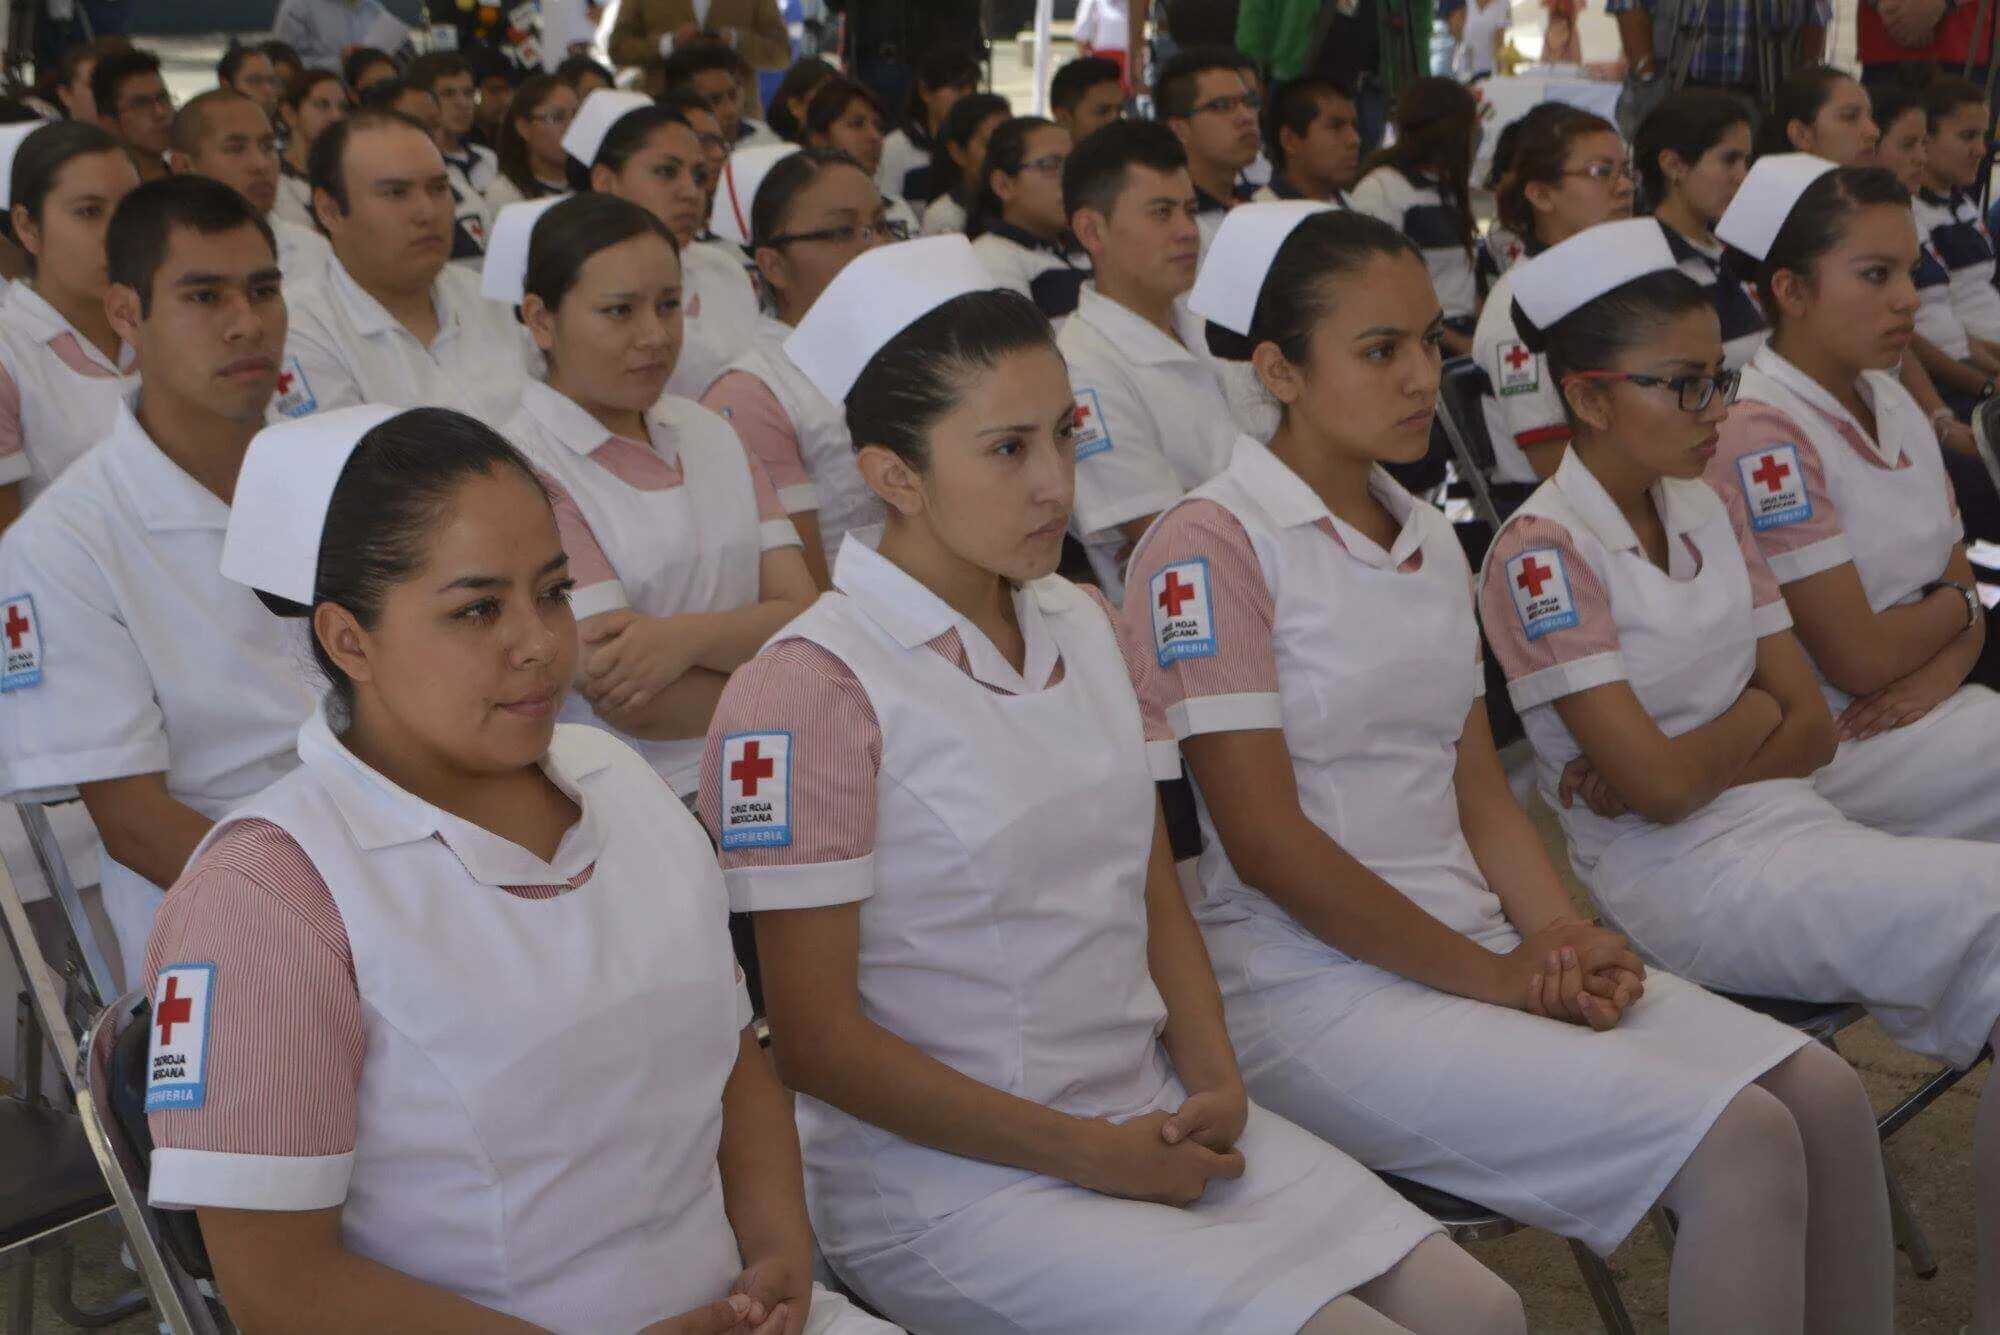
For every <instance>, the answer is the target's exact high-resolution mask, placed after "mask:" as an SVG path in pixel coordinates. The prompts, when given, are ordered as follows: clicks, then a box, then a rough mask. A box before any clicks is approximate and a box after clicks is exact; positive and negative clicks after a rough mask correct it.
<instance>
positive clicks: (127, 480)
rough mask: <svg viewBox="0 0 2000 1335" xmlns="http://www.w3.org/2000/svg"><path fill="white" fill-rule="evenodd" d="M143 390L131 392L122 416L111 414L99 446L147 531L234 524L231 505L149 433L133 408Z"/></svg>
mask: <svg viewBox="0 0 2000 1335" xmlns="http://www.w3.org/2000/svg"><path fill="white" fill-rule="evenodd" d="M139 393H140V391H139V389H138V388H137V387H134V388H133V389H131V390H128V391H127V392H126V394H125V396H124V401H123V402H121V403H120V404H119V405H118V415H117V416H116V417H114V418H112V419H111V430H110V432H109V433H108V434H107V435H106V436H105V438H104V443H103V444H102V445H100V446H98V448H99V449H100V450H102V451H103V452H104V462H105V466H106V467H107V468H108V469H110V471H111V476H112V478H113V479H114V480H115V481H116V483H117V485H118V487H119V489H120V490H121V491H123V492H124V493H125V497H126V500H127V503H129V504H130V505H131V507H132V509H133V510H134V511H135V512H136V513H137V514H138V516H139V522H140V523H142V524H144V525H145V526H146V531H147V532H148V533H171V532H175V531H177V530H186V529H210V530H213V531H215V532H217V533H221V532H223V531H224V530H226V529H227V528H228V527H229V507H228V506H227V505H225V504H223V501H222V498H221V497H220V496H217V495H216V494H215V493H214V492H212V491H210V490H209V489H208V488H207V487H204V486H202V485H201V483H199V482H197V481H195V480H194V479H193V478H192V477H189V476H188V474H187V472H186V471H185V470H184V469H182V468H181V466H180V465H179V464H176V463H175V462H174V461H173V460H172V459H169V458H168V457H167V456H166V454H165V453H163V452H162V451H161V449H160V447H159V445H158V444H156V443H155V442H154V440H153V438H152V437H151V436H149V435H147V434H146V428H145V427H143V426H141V425H139V419H138V417H137V416H136V415H135V413H134V411H133V409H134V407H135V406H136V404H137V401H138V396H139Z"/></svg>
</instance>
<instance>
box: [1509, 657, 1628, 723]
mask: <svg viewBox="0 0 2000 1335" xmlns="http://www.w3.org/2000/svg"><path fill="white" fill-rule="evenodd" d="M1625 679H1626V676H1625V656H1624V655H1623V654H1621V653H1619V652H1618V651H1617V650H1616V649H1613V650H1611V651H1610V652H1608V653H1602V654H1591V655H1589V656H1588V657H1586V658H1579V659H1577V660H1575V661H1574V662H1570V663H1557V664H1556V665H1555V666H1554V667H1545V668H1543V669H1541V670H1540V671H1539V672H1530V673H1529V674H1528V675H1527V676H1525V677H1522V678H1520V679H1519V680H1517V681H1510V682H1508V683H1507V694H1508V695H1510V696H1512V697H1513V698H1514V708H1515V709H1517V710H1519V711H1520V712H1522V713H1524V714H1525V713H1527V712H1528V711H1529V710H1530V709H1533V708H1534V707H1535V706H1536V705H1545V704H1547V703H1548V702H1549V701H1551V700H1560V699H1562V698H1563V697H1564V696H1566V695H1575V694H1577V693H1578V692H1580V691H1587V690H1590V689H1591V688H1592V687H1594V686H1603V685H1606V684H1608V683H1610V682H1614V681H1624V680H1625Z"/></svg>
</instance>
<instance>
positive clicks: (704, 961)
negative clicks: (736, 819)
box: [146, 405, 893, 1335]
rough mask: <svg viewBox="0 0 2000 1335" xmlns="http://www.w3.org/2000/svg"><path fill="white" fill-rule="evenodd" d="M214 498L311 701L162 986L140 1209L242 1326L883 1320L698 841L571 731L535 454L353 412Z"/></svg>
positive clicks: (170, 956)
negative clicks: (842, 1289) (846, 1244)
mask: <svg viewBox="0 0 2000 1335" xmlns="http://www.w3.org/2000/svg"><path fill="white" fill-rule="evenodd" d="M230 521H231V522H230V527H229V533H228V536H227V537H226V538H225V539H224V542H223V549H222V571H223V573H224V575H226V576H227V577H228V578H230V579H233V580H236V581H238V582H239V583H242V584H247V585H248V586H250V587H251V588H252V589H254V590H256V591H257V593H258V595H259V597H261V598H262V599H263V600H264V602H265V603H266V604H267V606H269V607H270V608H271V609H272V610H273V611H276V612H278V613H279V614H280V615H281V616H288V617H296V618H305V619H308V620H306V621H304V622H295V623H294V624H300V625H304V626H306V627H307V629H308V632H309V634H310V635H311V645H312V654H313V659H314V661H315V662H316V663H317V665H318V667H319V670H320V672H321V673H322V674H323V675H324V676H325V677H326V679H327V682H328V686H329V689H328V691H327V693H326V695H325V696H324V697H323V698H322V700H321V702H320V706H319V708H318V710H317V711H315V712H314V713H313V714H312V715H311V716H310V717H309V718H308V719H307V721H306V723H305V726H304V727H303V728H301V729H300V730H299V734H298V739H299V740H298V745H299V760H300V762H301V764H300V768H299V769H298V770H296V771H294V772H293V774H292V775H291V776H290V777H289V778H287V779H285V780H283V781H281V782H279V783H277V784H275V785H273V786H272V787H271V788H270V789H268V790H266V791H265V792H264V793H263V794H261V795H260V796H258V797H256V798H254V799H252V800H251V801H249V802H247V803H245V804H244V805H242V806H240V807H238V808H237V809H236V810H235V811H233V812H232V813H231V814H230V816H229V818H228V819H227V820H225V821H224V822H223V823H222V824H221V825H219V826H218V827H217V828H216V829H215V830H214V831H212V832H211V833H210V834H209V835H208V837H207V838H206V839H205V840H204V841H203V844H202V847H201V848H200V849H199V850H198V851H197V852H196V854H195V857H194V860H193V862H192V863H191V864H190V866H189V867H188V870H187V872H186V873H185V874H184V875H183V876H182V878H181V879H180V880H179V881H178V882H177V883H176V884H175V887H174V889H173V892H172V893H171V894H170V896H169V897H168V900H167V904H166V906H165V908H164V909H163V910H162V914H161V918H160V921H159V923H158V925H157V926H156V928H155V929H154V932H153V937H152V941H151V946H150V954H149V957H148V966H147V971H146V972H147V989H148V991H149V993H150V994H151V996H152V997H153V1011H152V1014H151V1016H150V1021H151V1024H150V1028H151V1030H152V1032H151V1035H150V1047H149V1058H150V1060H149V1062H148V1067H149V1071H150V1076H149V1082H148V1086H147V1091H146V1110H147V1113H148V1122H149V1125H150V1126H151V1129H152V1133H153V1138H154V1142H155V1144H156V1146H157V1148H156V1149H155V1151H154V1155H153V1166H152V1176H151V1183H150V1186H151V1193H152V1200H153V1203H154V1204H155V1205H156V1206H159V1207H162V1208H171V1209H193V1210H195V1211H196V1212H197V1215H198V1217H199V1219H200V1221H201V1228H202V1236H203V1240H204V1241H205V1242H206V1243H207V1246H208V1251H209V1255H210V1257H211V1258H213V1260H214V1263H215V1273H216V1280H217V1283H218V1284H219V1286H220V1287H221V1290H222V1294H223V1298H224V1300H225V1301H226V1302H227V1303H228V1305H229V1307H230V1309H231V1311H232V1314H233V1315H234V1316H235V1317H236V1320H237V1322H238V1324H239V1325H241V1326H243V1327H244V1328H246V1329H279V1328H285V1327H287V1326H289V1325H291V1324H293V1323H294V1321H295V1319H296V1315H295V1314H296V1313H297V1312H298V1310H299V1308H300V1306H301V1304H310V1306H311V1309H312V1314H313V1317H314V1319H315V1320H316V1321H319V1322H322V1323H324V1324H326V1325H327V1326H329V1327H331V1328H335V1329H344V1330H371V1329H374V1330H383V1329H404V1330H407V1329H414V1328H423V1329H429V1330H444V1329H459V1330H470V1329H479V1330H496V1331H497V1330H522V1331H527V1330H551V1331H607V1330H617V1331H631V1330H639V1329H641V1328H644V1329H645V1330H647V1331H655V1332H690V1331H701V1332H743V1331H754V1332H769V1335H780V1333H782V1335H799V1332H813V1333H815V1335H817V1333H818V1332H829V1333H837V1335H849V1333H850V1332H852V1333H853V1335H863V1333H864V1332H865V1333H869V1335H888V1333H889V1332H890V1331H892V1330H893V1328H892V1327H888V1326H886V1325H884V1324H883V1323H881V1322H878V1321H874V1320H872V1319H870V1318H866V1317H863V1316H861V1315H859V1314H857V1313H856V1312H854V1311H853V1309H851V1308H850V1307H848V1305H847V1304H846V1303H845V1302H844V1301H842V1300H841V1299H840V1298H837V1297H835V1296H833V1295H831V1294H827V1293H824V1292H821V1291H819V1290H817V1289H815V1288H814V1286H813V1284H812V1272H811V1233H810V1230H809V1228H808V1225H807V1223H806V1215H805V1210H804V1208H803V1202H802V1200H801V1192H800V1179H799V1160H798V1157H797V1151H796V1149H795V1148H794V1146H795V1144H796V1142H795V1140H794V1139H793V1135H792V1132H791V1128H790V1127H789V1126H788V1125H787V1124H786V1121H787V1119H786V1109H785V1103H784V1095H783V1092H782V1090H781V1089H780V1088H779V1086H778V1082H777V1081H776V1080H775V1079H774V1078H773V1076H772V1074H771V1069H770V1066H769V1065H768V1063H767V1061H766V1059H765V1057H764V1055H763V1053H762V1051H761V1050H760V1049H759V1048H758V1046H757V1039H756V1036H755V1034H754V1033H753V1032H752V1031H751V1030H750V1029H749V1028H748V1027H747V1026H748V1025H749V1022H750V1002H749V997H748V996H747V994H746V993H745V991H744V987H743V982H742V975H741V974H740V973H739V972H738V971H737V969H736V966H735V962H734V960H733V958H732V957H731V954H730V949H729V938H728V932H727V928H726V926H725V914H726V896H725V891H724V889H723V884H722V877H721V874H720V873H719V872H718V871H717V870H716V867H715V863H714V860H713V858H712V857H711V855H710V853H709V850H708V843H707V840H706V839H705V838H704V837H703V835H702V831H701V827H700V826H699V825H698V824H697V823H696V822H695V821H694V819H693V818H692V817H691V816H689V815H688V814H687V812H686V811H685V810H684V809H683V808H682V807H681V805H680V803H678V802H676V801H675V800H674V798H673V795H672V794H671V793H670V792H669V791H668V789H667V788H666V786H665V785H664V784H662V783H661V782H660V781H659V779H658V777H657V776H656V775H655V774H654V773H653V771H652V768H651V767H650V766H648V765H647V764H646V763H645V761H643V760H642V759H640V758H639V757H638V756H637V755H635V754H634V753H633V752H632V750H631V749H630V748H629V747H627V746H626V745H624V744H623V743H622V742H620V741H618V740H617V739H616V738H614V737H611V736H610V735H609V734H607V733H604V732H602V731H600V730H598V729H595V728H579V727H574V726H570V725H566V724H559V723H558V722H557V721H556V716H557V710H558V706H559V704H560V701H561V699H562V694H563V689H564V686H565V684H566V683H567V681H568V679H569V676H570V672H571V670H572V669H573V668H574V666H575V662H576V655H577V639H576V626H575V621H574V619H573V616H572V614H571V612H570V608H569V602H568V596H569V592H570V589H571V586H572V581H571V578H570V576H569V573H568V566H567V562H566V560H565V557H564V554H563V549H562V542H561V538H560V535H559V533H558V531H557V528H556V523H555V517H554V515H553V514H552V513H551V512H550V509H549V502H548V498H547V496H546V495H544V493H543V491H542V486H541V483H540V482H539V481H538V480H537V478H536V476H535V473H534V470H533V469H532V468H531V467H530V466H529V464H528V463H527V461H526V460H524V459H523V458H522V457H521V456H520V455H519V454H517V453H516V452H515V451H514V450H513V449H512V448H510V447H509V446H508V445H507V443H506V442H505V441H503V440H502V439H501V438H500V437H499V436H497V435H495V434H494V433H493V432H492V431H491V430H490V429H488V428H486V427H484V426H481V425H480V424H479V423H477V422H475V421H473V420H472V419H470V418H467V417H464V416H462V415H460V414H458V413H454V412H451V411H449V410H447V409H435V408H427V409H417V410H414V411H410V412H403V413H400V414H399V413H397V412H396V411H395V410H393V409H388V408H382V407H378V406H374V405H362V406H359V407H355V408H350V409H347V410H345V411H341V412H336V413H330V414H327V415H324V416H321V417H318V418H314V419H310V420H307V421H302V422H288V423H284V424H282V425H279V426H275V427H271V428H268V429H267V430H265V431H264V432H262V433H261V434H260V435H259V436H258V438H257V440H256V441H255V442H254V443H253V444H252V446H251V449H250V452H249V454H248V456H247V457H246V458H245V460H244V463H243V471H242V474H241V476H240V478H239V479H238V482H237V488H236V504H235V507H234V509H233V510H232V512H231V516H230ZM267 615H268V613H267ZM441 998H453V999H456V1003H457V1004H443V1005H441V1004H440V999H441ZM479 998H487V999H490V1001H491V1002H492V1003H493V1004H477V999H479ZM607 1019H610V1020H612V1021H613V1023H609V1024H607V1023H606V1021H607ZM620 1019H622V1020H623V1021H624V1023H622V1024H621V1023H617V1021H618V1020H620ZM631 1026H642V1027H643V1031H644V1035H645V1041H643V1042H636V1043H635V1042H633V1041H632V1032H633V1031H632V1028H631ZM210 1063H214V1064H213V1066H211V1065H210ZM163 1072H164V1073H165V1074H163ZM586 1094H587V1096H585V1095H586ZM210 1095H213V1096H214V1097H212V1098H211V1097H210Z"/></svg>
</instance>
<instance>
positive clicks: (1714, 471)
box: [1703, 400, 1853, 584]
mask: <svg viewBox="0 0 2000 1335" xmlns="http://www.w3.org/2000/svg"><path fill="white" fill-rule="evenodd" d="M1703 476H1704V478H1705V479H1706V480H1707V482H1708V485H1709V487H1710V488H1711V489H1712V490H1713V491H1714V492H1715V493H1716V494H1717V495H1719V496H1721V497H1722V499H1723V502H1724V504H1726V505H1728V507H1729V513H1730V516H1731V517H1732V518H1739V517H1741V518H1747V519H1751V520H1752V523H1751V529H1752V532H1751V539H1752V541H1754V542H1755V543H1756V544H1757V546H1758V547H1759V548H1761V549H1762V550H1763V553H1764V556H1765V558H1766V559H1767V560H1768V561H1769V562H1770V568H1771V572H1772V573H1773V574H1775V575H1776V576H1777V577H1778V578H1779V579H1780V580H1781V581H1782V582H1784V583H1786V584H1790V583H1792V582H1793V581H1794V580H1800V579H1804V578H1806V577H1807V576H1808V575H1817V574H1819V573H1820V572H1821V571H1823V570H1831V569H1833V568H1834V567H1835V566H1838V565H1844V564H1846V563H1847V562H1848V561H1851V560H1852V559H1853V557H1852V556H1851V555H1850V553H1849V551H1848V544H1847V530H1846V526H1845V525H1843V524H1842V523H1841V519H1840V513H1839V511H1838V510H1837V509H1836V508H1835V507H1834V503H1833V496H1832V493H1831V492H1829V491H1828V490H1827V484H1826V464H1825V461H1824V460H1822V459H1821V458H1820V453H1819V449H1818V447H1817V446H1815V445H1814V444H1813V442H1812V440H1811V438H1810V437H1808V436H1807V434H1806V433H1805V431H1803V430H1802V429H1800V427H1799V424H1798V423H1797V422H1795V421H1793V420H1792V419H1791V417H1790V416H1789V415H1787V414H1786V413H1784V412H1781V411H1780V410H1778V409H1776V408H1773V407H1771V406H1770V405H1769V404H1765V403H1753V402H1749V401H1747V400H1746V401H1744V402H1739V403H1737V404H1735V405H1733V406H1732V407H1731V408H1730V410H1729V416H1728V417H1727V418H1725V419H1724V420H1723V423H1722V435H1721V439H1720V440H1719V441H1718V442H1717V443H1716V450H1715V457H1714V458H1713V459H1711V460H1709V461H1708V468H1707V469H1706V471H1705V472H1704V474H1703Z"/></svg>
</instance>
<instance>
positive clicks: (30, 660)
mask: <svg viewBox="0 0 2000 1335" xmlns="http://www.w3.org/2000/svg"><path fill="white" fill-rule="evenodd" d="M0 635H4V636H5V637H6V644H5V647H4V648H0V655H4V656H5V666H4V667H0V693H5V692H7V691H25V690H26V689H28V687H30V686H39V685H41V684H42V619H41V617H40V616H38V615H37V614H36V612H35V600H34V599H33V598H32V597H30V596H29V595H27V594H25V593H17V594H15V595H14V596H13V597H11V598H9V599H7V600H6V602H5V605H4V607H0Z"/></svg>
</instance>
